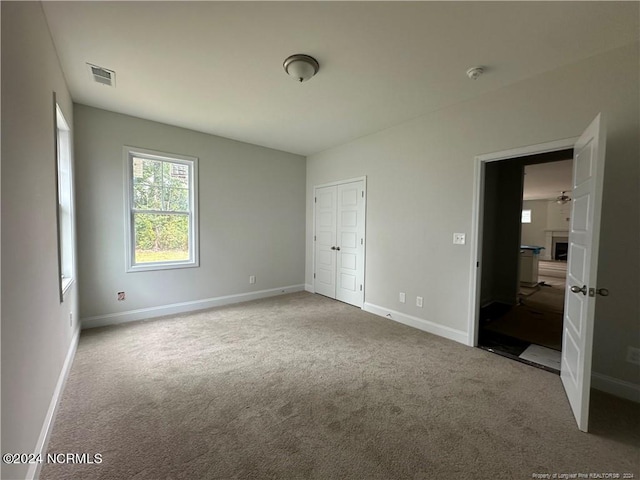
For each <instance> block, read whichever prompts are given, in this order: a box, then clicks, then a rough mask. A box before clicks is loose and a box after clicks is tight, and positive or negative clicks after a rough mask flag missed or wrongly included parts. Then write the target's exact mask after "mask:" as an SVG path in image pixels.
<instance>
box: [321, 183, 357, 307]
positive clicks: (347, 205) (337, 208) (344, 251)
mask: <svg viewBox="0 0 640 480" xmlns="http://www.w3.org/2000/svg"><path fill="white" fill-rule="evenodd" d="M314 194H315V195H314V197H315V199H314V201H315V210H314V213H315V215H314V216H315V221H314V291H315V292H316V293H319V294H321V295H325V296H327V297H330V298H335V299H336V300H340V301H342V302H345V303H349V304H351V305H355V306H357V307H360V308H362V306H363V304H364V273H365V272H364V259H365V254H364V251H365V202H366V195H365V180H364V179H363V180H356V181H345V182H342V183H336V184H333V185H328V186H321V187H316V188H315V191H314Z"/></svg>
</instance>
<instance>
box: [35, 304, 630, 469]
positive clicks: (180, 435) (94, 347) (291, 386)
mask: <svg viewBox="0 0 640 480" xmlns="http://www.w3.org/2000/svg"><path fill="white" fill-rule="evenodd" d="M593 397H594V398H593V410H592V420H591V422H592V429H593V433H591V434H585V433H582V432H580V431H579V430H578V429H577V428H576V425H575V421H574V418H573V416H572V414H571V411H570V409H569V405H568V403H567V400H566V397H565V395H564V392H563V390H562V386H561V383H560V378H559V377H558V376H557V375H554V374H551V373H548V372H545V371H542V370H539V369H535V368H531V367H528V366H526V365H524V364H521V363H517V362H514V361H511V360H509V359H506V358H503V357H500V356H497V355H493V354H491V353H488V352H485V351H482V350H480V349H474V348H469V347H466V346H464V345H461V344H457V343H455V342H452V341H449V340H446V339H443V338H440V337H437V336H433V335H430V334H427V333H424V332H421V331H418V330H415V329H412V328H410V327H406V326H403V325H400V324H397V323H395V322H393V321H391V320H387V319H384V318H380V317H377V316H374V315H371V314H368V313H366V312H363V311H361V310H359V309H357V308H354V307H351V306H348V305H345V304H342V303H339V302H335V301H332V300H329V299H326V298H324V297H321V296H318V295H311V294H308V293H298V294H291V295H284V296H281V297H275V298H271V299H265V300H259V301H255V302H249V303H245V304H237V305H232V306H227V307H222V308H217V309H213V310H208V311H203V312H198V313H193V314H189V315H182V316H178V317H172V318H164V319H158V320H153V321H147V322H137V323H130V324H126V325H121V326H115V327H105V328H100V329H93V330H88V331H85V332H83V334H82V336H81V339H80V343H79V346H78V351H77V354H76V358H75V361H74V364H73V366H72V370H71V373H70V376H69V379H68V383H67V386H66V389H65V391H64V394H63V397H62V400H61V404H60V408H59V412H58V415H57V419H56V422H55V425H54V428H53V432H52V435H51V440H50V444H49V448H48V451H49V452H75V453H89V454H94V453H100V454H102V459H103V460H102V463H101V464H93V465H45V466H44V468H43V470H42V475H41V478H42V479H44V480H54V479H65V480H68V479H82V480H90V479H234V478H237V479H306V478H311V479H323V480H324V479H384V480H394V479H444V480H447V479H460V478H464V479H510V480H515V479H531V478H533V475H534V474H546V473H549V474H554V473H558V474H577V473H585V474H589V473H598V474H600V473H607V472H613V473H620V474H623V473H632V474H634V475H635V478H638V476H639V475H640V468H639V462H638V460H639V456H638V454H639V448H640V438H639V432H640V429H639V428H638V426H639V424H638V415H637V414H638V408H637V405H636V404H632V403H631V402H627V401H624V400H620V399H617V398H615V397H610V396H608V395H604V394H598V393H596V394H594V396H593ZM597 478H603V477H597ZM621 478H622V477H621Z"/></svg>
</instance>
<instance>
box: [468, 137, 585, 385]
mask: <svg viewBox="0 0 640 480" xmlns="http://www.w3.org/2000/svg"><path fill="white" fill-rule="evenodd" d="M572 165H573V150H572V149H563V150H558V151H554V152H548V153H541V154H534V155H529V156H524V157H519V158H511V159H506V160H500V161H495V162H491V163H488V164H487V165H486V166H485V177H484V198H483V205H482V209H483V218H482V245H483V250H482V265H483V269H482V275H481V278H480V282H481V283H480V311H479V315H478V319H479V323H478V343H477V345H478V347H480V348H482V349H485V350H488V351H491V352H493V353H497V354H499V355H503V356H505V357H508V358H512V359H514V360H517V361H519V362H523V363H527V364H529V365H532V366H535V367H538V368H542V369H545V370H547V371H551V372H554V373H557V374H559V373H560V365H561V352H562V335H563V317H564V315H563V313H564V302H565V290H566V275H567V250H568V236H569V227H570V215H571V203H570V200H566V199H564V198H563V199H562V200H559V199H558V197H561V196H562V195H566V196H567V197H568V198H570V197H571V185H572Z"/></svg>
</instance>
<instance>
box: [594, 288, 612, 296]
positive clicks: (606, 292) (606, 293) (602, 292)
mask: <svg viewBox="0 0 640 480" xmlns="http://www.w3.org/2000/svg"><path fill="white" fill-rule="evenodd" d="M596 293H597V294H598V295H602V296H603V297H608V296H609V290H608V289H606V288H599V289H597V290H596Z"/></svg>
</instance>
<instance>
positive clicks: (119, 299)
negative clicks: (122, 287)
mask: <svg viewBox="0 0 640 480" xmlns="http://www.w3.org/2000/svg"><path fill="white" fill-rule="evenodd" d="M125 299H126V296H125V294H124V292H118V301H119V302H124V301H125Z"/></svg>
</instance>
